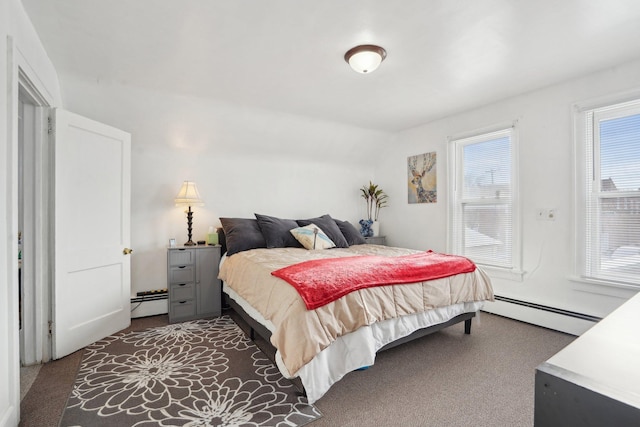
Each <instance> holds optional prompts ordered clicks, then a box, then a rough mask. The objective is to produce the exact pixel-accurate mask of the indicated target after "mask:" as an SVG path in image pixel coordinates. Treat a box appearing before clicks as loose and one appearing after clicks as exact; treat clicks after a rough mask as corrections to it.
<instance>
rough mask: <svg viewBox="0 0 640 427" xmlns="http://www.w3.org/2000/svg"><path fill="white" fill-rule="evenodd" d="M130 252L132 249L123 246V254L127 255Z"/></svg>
mask: <svg viewBox="0 0 640 427" xmlns="http://www.w3.org/2000/svg"><path fill="white" fill-rule="evenodd" d="M131 252H133V249H129V248H124V249H123V250H122V253H123V254H125V255H129V254H130V253H131Z"/></svg>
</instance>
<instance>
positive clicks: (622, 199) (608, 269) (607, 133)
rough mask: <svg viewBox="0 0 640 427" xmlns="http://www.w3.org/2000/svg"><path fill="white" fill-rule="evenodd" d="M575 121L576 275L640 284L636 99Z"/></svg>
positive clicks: (639, 120)
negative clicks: (576, 126) (576, 186)
mask: <svg viewBox="0 0 640 427" xmlns="http://www.w3.org/2000/svg"><path fill="white" fill-rule="evenodd" d="M578 116H579V117H578V123H579V124H580V128H581V129H578V130H579V132H578V135H579V140H578V141H577V148H578V150H577V151H578V153H582V155H579V156H578V157H579V159H580V161H581V162H583V164H582V165H579V166H578V167H577V168H576V170H577V171H578V174H579V175H578V181H577V182H578V183H579V185H580V187H581V188H580V187H579V195H578V199H577V200H578V203H577V209H576V214H577V223H578V224H579V233H578V234H579V235H578V239H577V241H576V242H577V252H578V257H577V259H578V267H579V274H580V275H581V276H582V277H584V278H587V279H596V280H604V281H607V282H619V283H623V284H627V285H629V284H630V285H640V100H638V101H633V102H626V103H622V104H615V105H609V106H605V107H600V108H595V109H585V110H581V111H580V110H579V111H578Z"/></svg>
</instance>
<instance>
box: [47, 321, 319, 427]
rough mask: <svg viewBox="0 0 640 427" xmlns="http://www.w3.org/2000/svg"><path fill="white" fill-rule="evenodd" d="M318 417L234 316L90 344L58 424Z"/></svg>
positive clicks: (251, 422)
mask: <svg viewBox="0 0 640 427" xmlns="http://www.w3.org/2000/svg"><path fill="white" fill-rule="evenodd" d="M320 417H321V414H320V412H319V411H318V410H317V409H316V407H315V406H313V405H309V404H308V403H307V400H306V398H305V397H303V396H302V395H301V393H300V392H299V391H298V389H297V388H296V387H295V386H294V385H293V384H292V383H291V382H290V381H289V380H286V379H285V378H283V377H282V375H281V374H280V371H278V369H277V368H276V367H275V366H274V365H273V363H272V362H271V361H270V360H269V359H267V358H266V356H265V355H264V354H263V353H262V352H261V351H260V350H259V349H258V347H256V345H255V344H254V343H252V342H251V341H250V340H249V339H248V338H247V337H246V336H245V334H244V333H243V332H242V330H241V329H240V328H239V327H238V326H237V325H236V324H235V323H234V322H233V320H231V318H229V317H228V316H222V317H220V318H217V319H211V320H196V321H191V322H184V323H177V324H172V325H168V326H163V327H158V328H151V329H147V330H144V331H140V332H128V333H119V334H116V335H112V336H110V337H107V338H105V339H103V340H101V341H98V342H96V343H94V344H92V345H90V346H89V347H87V348H86V349H85V352H84V355H83V358H82V362H81V364H80V369H79V371H78V375H77V378H76V382H75V385H74V387H73V390H72V392H71V396H70V397H69V400H68V402H67V407H66V408H65V411H64V414H63V417H62V421H61V423H60V425H61V426H92V427H93V426H302V425H305V424H307V423H309V422H311V421H313V420H316V419H318V418H320Z"/></svg>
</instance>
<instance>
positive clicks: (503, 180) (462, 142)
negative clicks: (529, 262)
mask: <svg viewBox="0 0 640 427" xmlns="http://www.w3.org/2000/svg"><path fill="white" fill-rule="evenodd" d="M514 139H515V128H514V127H509V128H507V129H504V130H500V131H496V132H490V133H484V134H481V135H475V136H472V137H468V138H461V139H455V140H452V141H451V143H450V150H451V151H450V154H451V156H450V159H452V164H451V167H450V170H451V171H452V176H451V179H450V183H451V186H452V188H451V190H452V191H451V194H453V197H452V198H451V203H452V204H451V209H450V212H451V214H450V250H451V251H452V252H453V253H456V254H459V255H463V256H466V257H468V258H470V259H471V260H473V261H474V262H476V263H477V264H482V265H483V266H487V267H491V266H493V267H497V268H502V269H510V270H512V271H516V270H519V268H520V264H519V259H520V253H519V249H518V245H517V242H519V234H518V226H517V220H516V218H517V217H518V215H517V214H518V212H517V204H516V200H517V197H516V196H517V185H516V179H515V177H516V175H515V170H516V168H515V167H514V164H515V160H514V159H515V158H516V156H515V144H514Z"/></svg>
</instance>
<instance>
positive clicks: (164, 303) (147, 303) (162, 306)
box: [131, 293, 169, 318]
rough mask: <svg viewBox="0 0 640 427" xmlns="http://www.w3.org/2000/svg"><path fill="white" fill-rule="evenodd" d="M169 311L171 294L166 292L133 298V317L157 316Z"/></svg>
mask: <svg viewBox="0 0 640 427" xmlns="http://www.w3.org/2000/svg"><path fill="white" fill-rule="evenodd" d="M168 312H169V296H168V295H167V294H166V293H158V294H157V295H139V296H137V297H135V298H131V318H137V317H147V316H156V315H158V314H167V313H168Z"/></svg>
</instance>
